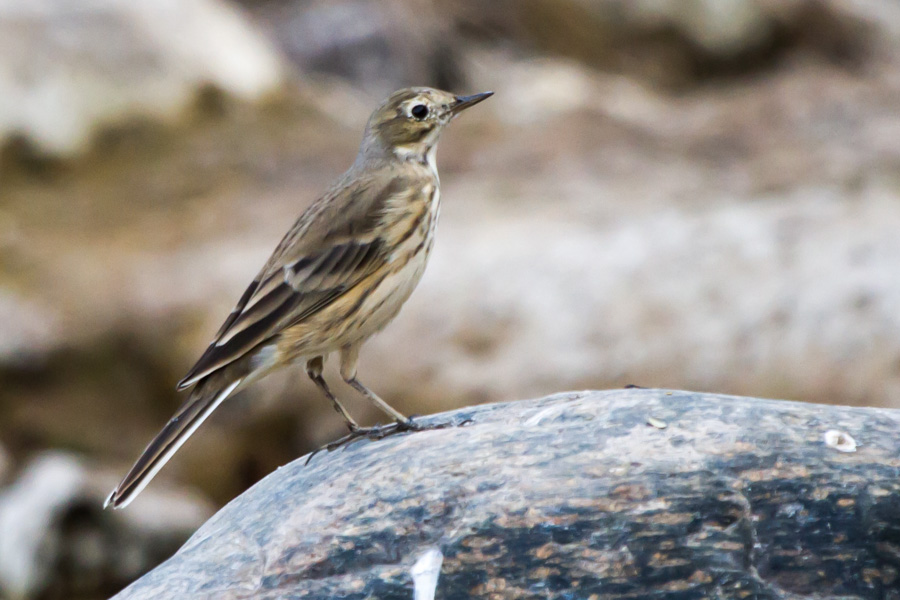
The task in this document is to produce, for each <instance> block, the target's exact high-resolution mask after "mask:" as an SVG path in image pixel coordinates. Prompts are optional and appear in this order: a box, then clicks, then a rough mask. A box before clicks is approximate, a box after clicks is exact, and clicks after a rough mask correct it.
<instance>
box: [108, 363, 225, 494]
mask: <svg viewBox="0 0 900 600" xmlns="http://www.w3.org/2000/svg"><path fill="white" fill-rule="evenodd" d="M242 381H243V378H241V379H238V380H237V381H235V382H234V383H232V384H231V385H229V386H228V387H227V388H225V389H224V390H222V391H221V392H220V393H219V395H218V396H216V399H215V400H213V401H212V402H210V403H209V406H207V407H206V409H205V410H204V411H203V412H201V413H200V414H199V415H198V416H197V419H196V420H195V421H194V422H193V423H192V424H191V426H190V427H189V428H188V429H185V430H184V431H183V432H181V434H180V435H179V436H178V437H177V438H175V440H174V443H173V444H172V446H171V447H169V449H168V450H166V451H165V452H164V453H163V454H161V455H160V456H159V458H158V459H157V460H156V462H155V463H154V464H153V467H151V468H150V470H149V471H147V472H146V473H145V474H144V475H143V476H141V479H140V482H139V483H138V485H137V487H135V488H134V489H133V490H131V491H130V492H129V493H128V494H127V495H126V496H124V497H123V498H122V499H121V500H120V501H119V502H118V503H116V504H114V505H113V509H120V508H125V507H126V506H128V505H129V504H131V502H132V500H134V499H135V498H136V497H137V496H138V494H140V493H141V492H142V491H143V490H144V488H145V487H147V484H148V483H150V481H152V480H153V478H154V477H156V474H157V473H159V470H160V469H162V468H163V467H164V466H165V464H166V463H167V462H169V459H170V458H172V456H173V455H174V454H175V453H176V452H178V449H179V448H181V446H182V444H184V443H185V442H186V441H187V439H188V438H189V437H191V436H192V435H193V434H194V432H195V431H197V428H198V427H200V425H201V424H202V423H203V421H205V420H206V418H207V417H208V416H209V415H210V414H212V412H213V411H214V410H216V408H218V406H219V405H220V404H222V402H223V401H224V400H225V398H227V397H228V396H229V395H230V394H231V392H233V391H234V390H235V388H237V386H238V385H240V383H241V382H242ZM116 490H118V488H116V489H115V490H113V491H112V493H110V495H109V496H107V498H106V501H105V502H104V503H103V508H107V507H108V506H110V505H112V504H113V497H114V496H115V495H116Z"/></svg>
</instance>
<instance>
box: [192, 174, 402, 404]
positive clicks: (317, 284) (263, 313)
mask: <svg viewBox="0 0 900 600" xmlns="http://www.w3.org/2000/svg"><path fill="white" fill-rule="evenodd" d="M379 183H380V184H379ZM379 183H375V184H373V183H372V182H371V181H369V182H368V185H367V186H365V187H363V188H362V189H360V185H359V184H358V185H356V186H353V187H345V188H344V189H342V190H338V196H339V197H334V196H332V197H331V198H326V199H323V200H327V202H324V201H323V202H321V208H322V210H316V209H317V207H316V206H315V205H314V206H313V207H311V210H310V211H308V213H307V214H305V215H304V217H301V220H300V221H298V223H297V225H295V227H294V228H293V229H292V230H291V231H290V232H289V233H288V234H287V236H285V239H284V240H283V241H282V243H281V244H280V245H279V247H278V248H277V249H276V251H275V253H274V254H273V255H272V258H271V259H270V260H269V262H268V263H267V264H266V266H265V267H264V268H263V270H262V271H261V273H260V274H259V275H258V276H257V278H256V279H255V280H254V281H253V283H251V284H250V286H249V287H248V288H247V290H246V291H245V292H244V295H243V296H242V297H241V299H240V301H239V302H238V304H237V306H236V307H235V308H234V310H233V311H232V312H231V314H230V315H229V316H228V318H227V319H226V320H225V323H224V324H223V325H222V327H221V329H220V330H219V332H218V334H216V338H215V339H214V340H213V342H212V343H211V344H210V345H209V347H208V348H207V349H206V352H204V354H203V355H202V356H201V357H200V360H198V361H197V364H195V365H194V367H193V368H192V369H191V370H190V371H189V372H188V374H187V375H186V376H185V377H184V379H182V380H181V381H180V382H179V383H178V389H184V388H186V387H189V386H191V385H193V384H194V383H196V382H197V381H199V380H200V379H202V378H203V377H205V376H207V375H209V374H210V373H212V372H214V371H216V370H218V369H221V368H222V367H224V366H225V365H227V364H229V363H231V362H233V361H235V360H237V359H238V358H240V357H242V356H243V355H245V354H246V353H247V352H249V351H250V350H252V349H253V348H255V347H256V346H258V345H259V344H262V343H264V342H266V341H267V340H269V339H271V338H272V337H274V336H276V335H277V334H278V333H280V332H281V331H282V330H283V329H284V328H286V327H289V326H291V325H294V324H296V323H299V322H301V321H303V320H304V319H306V318H308V317H309V316H310V315H313V314H315V313H316V312H318V311H320V310H322V309H323V308H324V307H326V306H328V305H329V304H331V303H332V302H334V301H335V299H337V298H339V297H340V296H341V295H342V294H344V293H345V292H347V290H349V289H351V288H352V287H353V286H355V285H356V284H358V283H359V282H360V281H362V280H363V279H364V278H365V277H367V276H368V275H370V274H372V273H374V272H375V271H376V270H378V268H379V267H380V266H382V265H384V264H385V263H386V262H387V260H388V257H389V255H390V247H389V244H388V243H387V242H386V240H384V239H382V238H381V237H379V236H378V234H377V233H376V232H377V227H373V224H374V223H375V222H376V221H378V220H380V219H381V217H382V216H384V208H385V206H386V205H387V203H388V201H389V199H390V198H391V197H392V196H395V195H396V194H397V193H398V191H399V190H402V189H404V188H405V187H406V186H405V185H404V182H402V181H398V180H397V178H388V179H383V180H382V181H381V182H379ZM400 193H402V192H400ZM344 199H346V201H343V202H342V200H344ZM304 218H305V219H306V220H305V221H304ZM311 219H312V220H317V221H320V222H326V223H327V224H328V226H327V228H326V229H327V231H325V232H324V233H323V232H322V231H319V232H317V231H315V230H314V227H311V223H310V220H311Z"/></svg>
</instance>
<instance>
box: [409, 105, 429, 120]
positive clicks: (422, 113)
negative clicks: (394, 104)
mask: <svg viewBox="0 0 900 600" xmlns="http://www.w3.org/2000/svg"><path fill="white" fill-rule="evenodd" d="M409 113H410V114H411V115H412V116H414V117H415V118H417V119H424V118H425V117H427V116H428V107H427V106H425V105H424V104H416V105H415V106H413V107H412V110H410V111H409Z"/></svg>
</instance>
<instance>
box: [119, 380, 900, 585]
mask: <svg viewBox="0 0 900 600" xmlns="http://www.w3.org/2000/svg"><path fill="white" fill-rule="evenodd" d="M427 420H428V421H445V420H450V421H452V422H453V423H455V424H458V425H460V426H458V427H452V428H447V429H440V430H433V431H424V432H418V433H413V434H406V435H402V436H396V437H392V438H388V439H385V440H381V441H377V442H369V441H365V442H358V443H355V444H352V445H350V446H348V447H344V448H342V449H339V450H336V451H334V452H332V453H325V454H320V455H317V456H315V457H314V458H313V459H312V461H311V462H310V464H309V465H306V464H305V459H299V460H297V461H295V462H293V463H291V464H290V465H287V466H286V467H284V468H282V469H280V470H279V471H277V472H276V473H273V474H272V475H270V476H269V477H267V478H266V479H265V480H263V481H262V482H260V483H259V484H258V485H256V486H255V487H254V488H252V489H251V490H249V491H248V492H246V493H245V494H244V495H242V496H240V497H239V498H237V499H235V500H234V501H233V502H231V503H230V504H229V505H228V506H226V507H225V508H224V509H222V510H221V511H220V512H219V513H218V514H217V515H216V516H215V517H213V518H212V519H211V520H210V521H208V522H207V523H206V524H205V525H204V526H203V527H202V528H201V529H200V530H199V531H198V532H197V533H196V534H195V535H194V536H193V537H192V538H191V539H190V541H188V543H187V544H185V546H184V547H183V548H182V549H181V550H180V551H179V552H178V553H177V554H176V555H175V556H174V557H173V558H171V559H170V560H169V561H168V562H166V563H164V564H163V565H161V566H160V567H158V568H157V569H156V570H154V571H152V572H151V573H149V574H148V575H146V576H145V577H144V578H142V579H140V580H139V581H137V582H136V583H134V584H133V585H132V586H131V587H129V588H128V589H126V590H125V591H124V592H122V593H121V594H119V595H118V596H116V598H118V599H121V600H124V599H138V598H141V599H143V598H181V599H193V598H197V599H199V598H213V597H214V598H219V599H221V598H258V599H262V598H265V599H275V598H348V599H349V598H359V599H362V598H381V599H385V598H398V599H399V598H413V597H415V598H432V597H436V598H445V599H450V598H454V599H455V598H460V599H462V598H598V599H599V598H648V597H651V596H652V597H653V598H657V599H675V598H678V599H690V598H698V599H699V598H729V599H730V598H754V599H769V598H772V599H775V598H797V597H800V596H804V597H807V595H809V596H808V597H815V598H838V597H839V598H873V599H874V598H896V597H897V596H896V590H897V589H898V586H900V580H898V571H900V477H898V474H900V436H898V435H897V431H898V430H900V412H897V411H890V410H885V409H865V408H846V407H833V406H819V405H811V404H799V403H792V402H781V401H772V400H760V399H755V398H740V397H731V396H719V395H710V394H698V393H691V392H679V391H664V390H641V389H629V390H616V391H608V392H578V393H568V394H559V395H555V396H551V397H548V398H543V399H540V400H534V401H527V402H524V401H523V402H515V403H509V404H495V405H486V406H480V407H476V408H471V409H465V410H460V411H456V412H453V413H447V414H442V415H436V416H433V417H428V419H427ZM463 424H465V425H464V426H462V425H463ZM435 582H436V583H435ZM435 586H436V591H435ZM414 587H415V590H414ZM414 594H415V595H414ZM431 594H434V596H432V595H431ZM892 594H893V595H892Z"/></svg>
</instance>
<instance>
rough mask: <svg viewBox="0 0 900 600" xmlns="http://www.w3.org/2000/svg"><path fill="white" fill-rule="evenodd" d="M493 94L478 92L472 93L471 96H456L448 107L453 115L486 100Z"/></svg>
mask: <svg viewBox="0 0 900 600" xmlns="http://www.w3.org/2000/svg"><path fill="white" fill-rule="evenodd" d="M493 95H494V92H482V93H480V94H472V95H471V96H457V97H456V102H454V103H453V105H452V106H451V107H450V112H451V114H453V115H454V116H455V115H458V114H459V113H460V112H462V111H464V110H465V109H467V108H469V107H470V106H475V105H476V104H478V103H479V102H481V101H482V100H487V99H488V98H490V97H491V96H493Z"/></svg>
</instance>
